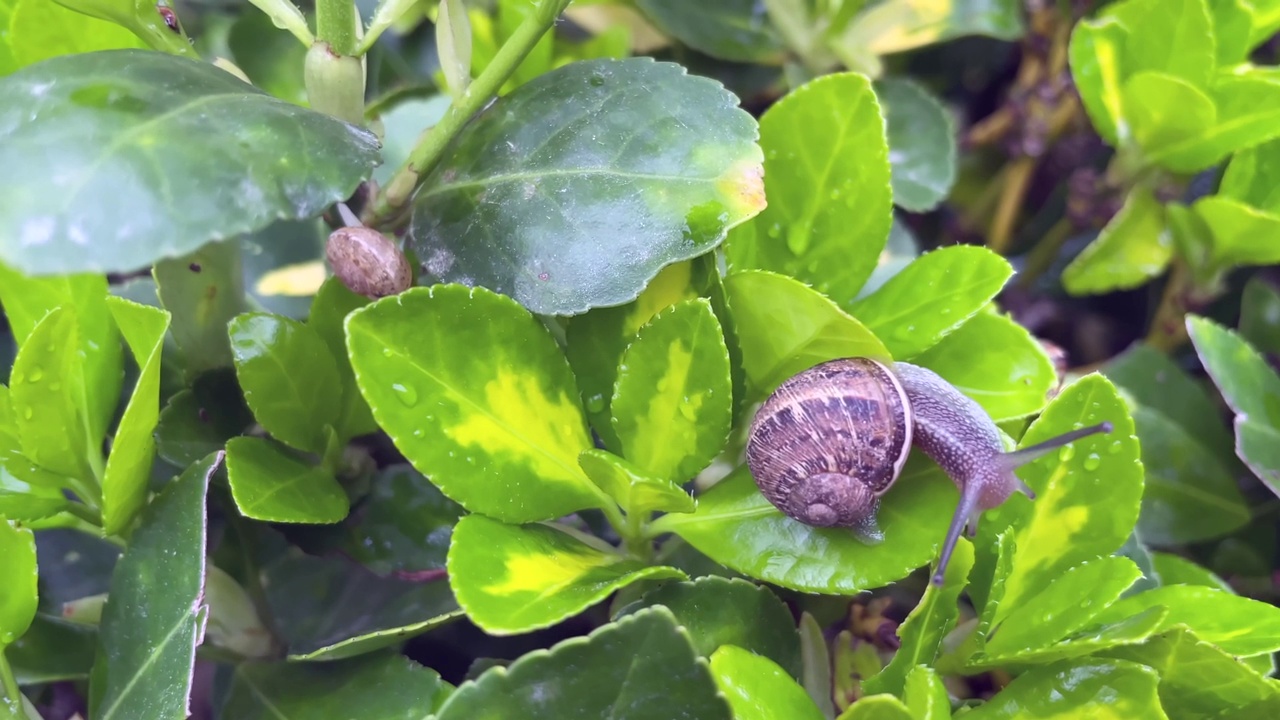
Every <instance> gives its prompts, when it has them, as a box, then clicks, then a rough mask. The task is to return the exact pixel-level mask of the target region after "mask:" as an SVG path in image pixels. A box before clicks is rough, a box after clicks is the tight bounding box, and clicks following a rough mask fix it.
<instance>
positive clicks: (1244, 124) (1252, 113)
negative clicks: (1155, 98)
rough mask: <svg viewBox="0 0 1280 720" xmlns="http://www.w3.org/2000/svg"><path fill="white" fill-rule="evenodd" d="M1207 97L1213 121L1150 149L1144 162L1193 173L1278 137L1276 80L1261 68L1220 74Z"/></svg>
mask: <svg viewBox="0 0 1280 720" xmlns="http://www.w3.org/2000/svg"><path fill="white" fill-rule="evenodd" d="M1209 97H1210V99H1211V100H1212V102H1213V105H1214V107H1216V108H1217V123H1216V124H1214V125H1213V126H1212V127H1211V128H1208V129H1207V130H1206V131H1205V132H1203V133H1201V134H1198V135H1188V136H1187V137H1185V138H1184V139H1182V140H1180V141H1178V142H1174V143H1171V144H1168V145H1164V146H1161V147H1160V148H1158V149H1152V150H1150V151H1149V152H1148V153H1147V157H1146V159H1147V161H1148V162H1150V163H1152V164H1155V165H1160V166H1162V167H1165V168H1168V169H1169V170H1173V171H1175V172H1180V173H1193V172H1198V171H1200V170H1203V169H1205V168H1208V167H1211V166H1213V165H1216V164H1218V163H1219V162H1221V161H1222V160H1223V159H1224V158H1226V156H1227V155H1229V154H1231V153H1232V152H1235V151H1236V150H1239V149H1242V148H1247V147H1250V146H1252V145H1257V144H1259V143H1262V142H1265V141H1267V140H1271V139H1272V138H1275V137H1278V136H1280V81H1277V80H1276V79H1274V78H1272V77H1269V76H1267V75H1265V74H1263V72H1262V71H1258V70H1253V71H1241V72H1233V73H1231V74H1224V75H1220V76H1219V77H1218V79H1217V81H1216V82H1215V83H1214V86H1213V88H1212V90H1211V91H1210V93H1209ZM1166 100H1167V99H1165V98H1161V101H1162V102H1164V101H1166Z"/></svg>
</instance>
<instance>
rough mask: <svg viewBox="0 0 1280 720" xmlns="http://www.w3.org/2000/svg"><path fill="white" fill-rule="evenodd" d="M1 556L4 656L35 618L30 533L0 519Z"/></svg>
mask: <svg viewBox="0 0 1280 720" xmlns="http://www.w3.org/2000/svg"><path fill="white" fill-rule="evenodd" d="M0 554H2V555H3V556H4V559H5V560H4V565H3V566H0V580H3V584H4V593H3V594H0V652H4V649H5V647H6V646H8V645H11V644H12V643H13V641H14V640H17V639H18V638H20V637H22V635H23V633H25V632H26V631H27V628H29V627H31V621H32V620H33V619H34V618H35V615H36V605H37V602H38V596H37V595H36V581H37V579H38V577H39V570H38V568H37V566H36V542H35V537H34V536H33V535H32V533H31V530H29V529H27V528H24V527H22V526H20V525H17V524H15V523H14V522H13V521H12V520H9V519H7V518H0Z"/></svg>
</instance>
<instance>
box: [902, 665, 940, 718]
mask: <svg viewBox="0 0 1280 720" xmlns="http://www.w3.org/2000/svg"><path fill="white" fill-rule="evenodd" d="M903 699H904V700H906V703H907V709H908V710H910V711H911V717H912V718H913V719H914V720H947V719H948V718H950V717H951V699H950V698H949V697H948V696H947V688H946V686H945V685H943V684H942V678H940V677H938V674H937V673H936V672H934V671H933V669H932V668H930V667H929V666H927V665H917V666H915V667H913V668H911V670H910V671H909V672H908V673H907V685H906V689H905V690H904V691H903Z"/></svg>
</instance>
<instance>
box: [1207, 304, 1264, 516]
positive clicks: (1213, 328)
mask: <svg viewBox="0 0 1280 720" xmlns="http://www.w3.org/2000/svg"><path fill="white" fill-rule="evenodd" d="M1187 333H1188V334H1189V335H1190V336H1191V342H1192V344H1193V345H1194V346H1195V349H1196V353H1197V354H1198V355H1199V356H1200V360H1201V362H1203V363H1204V366H1205V370H1206V371H1207V372H1208V373H1209V376H1210V377H1211V378H1213V382H1214V384H1216V385H1217V386H1218V390H1220V391H1221V392H1222V396H1223V398H1224V399H1225V400H1226V402H1227V404H1228V405H1230V406H1231V409H1232V410H1234V411H1235V413H1236V419H1235V431H1236V455H1238V456H1239V457H1240V459H1241V460H1243V461H1244V462H1245V464H1246V465H1248V466H1249V469H1250V470H1252V471H1253V472H1254V474H1255V475H1257V476H1258V477H1259V478H1261V479H1262V481H1263V482H1264V483H1266V484H1267V486H1268V487H1270V488H1271V491H1272V492H1275V493H1280V452H1277V447H1280V444H1278V443H1277V442H1276V440H1277V438H1278V437H1280V377H1277V376H1276V373H1275V371H1274V370H1272V369H1271V368H1270V367H1269V366H1268V365H1267V363H1266V361H1265V360H1263V359H1262V357H1261V356H1259V355H1258V353H1257V352H1256V351H1255V350H1254V349H1253V348H1252V347H1250V346H1249V344H1248V343H1246V342H1245V341H1244V340H1242V339H1240V337H1239V336H1238V335H1237V334H1236V333H1235V332H1233V331H1232V330H1229V329H1227V328H1224V327H1222V326H1221V325H1218V324H1217V323H1215V322H1213V321H1212V320H1208V319H1206V318H1201V317H1195V316H1188V317H1187Z"/></svg>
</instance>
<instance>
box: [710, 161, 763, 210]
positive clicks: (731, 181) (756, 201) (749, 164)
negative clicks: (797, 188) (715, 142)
mask: <svg viewBox="0 0 1280 720" xmlns="http://www.w3.org/2000/svg"><path fill="white" fill-rule="evenodd" d="M716 190H718V191H719V192H720V194H721V195H722V196H723V197H724V198H725V199H726V200H727V201H728V205H729V215H730V217H731V218H732V219H733V221H734V223H733V224H737V223H738V222H741V221H743V220H747V219H749V218H752V217H755V216H756V215H759V214H760V212H761V211H762V210H764V208H765V206H766V205H768V204H769V203H768V202H767V201H766V199H765V194H764V165H762V164H761V163H760V162H758V161H755V160H744V161H742V162H738V163H735V164H734V165H733V166H732V167H730V168H729V170H728V171H727V172H725V174H724V175H721V176H720V179H719V180H717V181H716Z"/></svg>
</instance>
